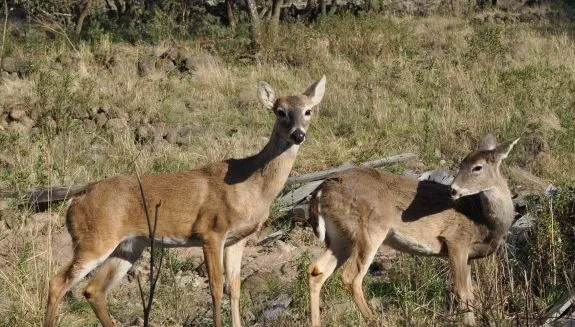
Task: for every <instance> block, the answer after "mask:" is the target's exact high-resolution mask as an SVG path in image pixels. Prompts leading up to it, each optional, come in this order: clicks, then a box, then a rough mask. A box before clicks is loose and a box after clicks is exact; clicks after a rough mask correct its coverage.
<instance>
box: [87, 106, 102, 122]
mask: <svg viewBox="0 0 575 327" xmlns="http://www.w3.org/2000/svg"><path fill="white" fill-rule="evenodd" d="M99 111H100V107H98V106H94V107H90V109H88V115H89V116H90V118H92V119H94V118H96V116H97V115H98V112H99Z"/></svg>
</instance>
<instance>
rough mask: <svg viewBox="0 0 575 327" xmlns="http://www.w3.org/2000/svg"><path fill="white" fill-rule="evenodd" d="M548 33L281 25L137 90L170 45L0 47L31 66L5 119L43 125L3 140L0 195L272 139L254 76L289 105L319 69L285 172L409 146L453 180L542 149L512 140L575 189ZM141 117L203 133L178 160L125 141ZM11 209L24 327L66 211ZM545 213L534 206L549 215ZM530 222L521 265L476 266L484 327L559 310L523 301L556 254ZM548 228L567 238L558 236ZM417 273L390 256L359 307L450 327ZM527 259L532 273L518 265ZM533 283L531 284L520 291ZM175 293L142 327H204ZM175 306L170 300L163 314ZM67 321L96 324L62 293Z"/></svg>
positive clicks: (440, 22) (198, 52)
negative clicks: (147, 61)
mask: <svg viewBox="0 0 575 327" xmlns="http://www.w3.org/2000/svg"><path fill="white" fill-rule="evenodd" d="M553 26H555V25H554V22H550V21H539V22H533V23H515V24H510V25H493V24H485V25H481V26H480V25H476V24H474V23H471V21H470V20H468V19H465V18H451V17H428V18H413V17H404V18H396V17H386V16H376V15H366V16H361V17H352V16H345V17H333V18H327V19H323V20H320V21H319V22H317V23H314V24H312V25H311V26H304V25H302V24H299V23H296V24H292V25H286V26H282V27H281V29H282V31H281V33H279V35H280V40H278V42H277V43H276V44H269V45H267V46H266V48H265V49H264V52H263V54H262V57H261V58H260V59H259V61H257V62H250V63H246V62H244V61H243V59H242V51H243V50H242V48H241V47H238V48H237V49H236V50H237V51H235V52H234V51H229V49H228V50H227V51H225V49H226V47H230V45H229V44H227V43H226V42H227V41H225V40H222V41H218V40H217V41H216V52H217V51H220V52H221V53H223V54H224V55H221V56H220V55H218V54H214V53H210V52H207V51H204V50H202V49H201V47H200V45H199V43H197V42H196V41H193V40H192V41H188V42H186V43H185V46H186V47H187V48H188V49H189V50H190V51H191V53H192V54H193V56H194V57H195V58H196V61H197V70H196V71H195V72H194V74H193V75H188V74H181V73H170V74H165V73H161V72H156V73H153V74H151V75H149V76H146V77H139V76H138V74H137V71H136V62H137V59H138V57H139V56H141V55H145V54H149V53H155V54H159V53H162V52H163V51H164V50H165V49H168V48H169V47H170V46H171V43H169V42H166V43H164V44H158V45H154V46H151V45H145V44H140V45H129V44H122V43H113V42H111V41H110V39H109V38H107V37H102V39H101V40H99V41H98V42H94V43H90V44H88V43H83V44H79V45H78V46H77V48H78V52H77V53H74V54H73V55H74V56H76V57H77V58H78V61H77V62H76V63H75V64H74V65H72V66H71V67H64V68H62V67H59V66H58V65H57V64H55V63H54V59H55V58H56V57H57V56H58V55H59V54H60V53H63V52H70V50H69V49H68V47H67V43H66V42H67V41H65V40H59V39H56V40H44V39H43V37H42V35H41V34H40V33H39V32H37V31H35V30H31V31H29V36H28V37H29V39H28V40H20V41H19V40H10V39H9V40H8V43H7V52H8V53H10V54H11V55H14V56H23V57H26V58H29V59H30V60H31V61H32V64H33V69H32V72H31V73H30V74H29V75H28V76H27V77H25V78H24V79H15V80H11V79H3V81H2V83H0V108H3V109H7V108H12V107H18V108H22V109H24V110H26V111H27V112H28V113H29V115H35V117H37V121H38V125H39V129H38V130H37V132H36V133H34V134H15V133H8V132H0V154H3V155H4V156H7V157H9V158H10V160H11V164H10V165H9V166H6V167H5V168H0V189H6V190H16V191H19V192H20V194H23V191H24V190H26V189H28V188H31V187H35V186H40V185H44V186H48V185H58V184H70V183H80V182H86V181H93V180H98V179H101V178H105V177H107V176H112V175H116V174H122V173H131V172H133V171H134V164H136V165H137V166H138V169H139V171H140V172H153V171H174V170H182V169H187V168H190V167H194V166H197V165H201V164H204V163H207V162H213V161H217V160H222V159H224V158H228V157H240V156H245V155H248V154H252V153H254V152H256V151H257V150H258V149H259V148H261V146H262V145H263V144H264V143H265V142H266V139H267V137H268V135H269V133H270V130H271V125H272V123H273V117H271V115H270V114H269V113H268V112H266V110H265V109H264V108H262V107H261V105H259V104H258V103H257V101H256V97H255V89H256V85H257V81H258V80H266V81H268V82H269V83H270V84H271V85H273V86H274V87H275V88H276V89H277V90H278V91H279V93H280V94H292V93H295V92H301V91H303V90H304V88H305V87H306V86H307V84H308V83H310V82H311V81H313V80H315V79H317V78H318V77H319V76H321V75H322V74H326V75H327V81H328V82H327V92H326V96H325V99H324V101H323V103H322V104H321V105H320V107H319V108H318V110H317V115H316V117H315V118H314V121H313V123H312V127H311V130H310V132H309V138H308V140H307V141H306V143H305V145H304V146H303V147H302V150H301V152H300V155H299V158H298V161H297V163H296V166H295V171H296V173H303V172H306V171H310V170H316V169H321V168H325V167H330V166H334V165H339V164H341V163H344V162H347V161H350V160H358V161H361V160H368V159H374V158H378V157H381V156H385V155H390V154H395V153H399V152H407V151H413V152H415V153H418V154H419V156H420V159H421V161H422V162H423V164H424V165H426V166H427V167H429V168H436V167H441V168H444V169H453V168H455V167H456V164H457V162H458V160H459V158H460V157H461V156H463V155H464V154H465V153H467V152H468V151H470V150H471V148H472V147H473V146H474V145H475V144H476V141H477V139H478V138H479V137H480V136H482V135H483V134H484V133H485V132H487V131H492V132H495V133H496V134H497V135H498V136H499V137H500V138H501V139H503V138H510V137H517V136H520V137H523V139H524V140H525V139H530V138H533V137H537V138H539V139H540V140H542V142H543V143H544V144H545V146H544V151H543V152H541V151H533V149H532V148H531V147H529V146H528V144H524V146H523V147H518V149H517V150H514V153H513V154H512V156H511V158H510V159H509V160H508V162H507V165H509V166H514V167H515V168H514V169H518V168H520V169H521V170H522V171H525V172H527V173H533V174H535V175H536V176H539V177H540V178H543V179H545V180H549V181H551V182H553V183H556V184H563V183H565V182H566V181H570V180H575V170H573V169H571V166H570V165H571V164H572V163H573V162H575V142H574V139H575V82H574V81H575V40H574V39H573V37H572V35H570V34H569V31H568V30H561V29H559V28H554V27H553ZM557 26H561V27H563V26H564V25H557ZM569 26H571V25H569ZM570 28H571V29H572V28H573V27H572V26H571V27H570ZM109 54H113V56H114V58H115V59H116V64H115V65H114V66H112V67H110V68H106V67H104V66H103V65H101V64H100V62H99V60H98V58H100V57H102V56H103V55H109ZM103 105H108V106H110V107H111V108H112V109H111V110H112V111H114V112H116V113H115V114H116V115H122V116H126V115H127V117H129V118H130V124H131V125H130V129H126V130H125V131H122V132H119V133H109V132H107V131H106V130H104V129H100V130H98V131H96V132H95V133H86V132H85V131H84V130H83V128H82V122H81V120H79V118H78V117H80V116H81V112H83V111H86V110H88V109H90V108H91V107H95V106H103ZM51 119H53V120H55V121H57V126H56V127H55V128H54V127H53V126H52V127H50V124H49V123H48V122H49V120H51ZM142 121H153V122H155V121H160V122H163V123H165V124H166V125H168V126H170V125H175V124H177V123H180V122H189V123H192V124H194V125H195V126H197V128H196V129H195V130H194V132H193V134H192V135H191V136H190V137H191V142H190V143H189V145H186V146H183V147H177V146H173V145H170V144H167V143H160V144H159V145H140V144H138V143H135V142H134V140H133V129H134V128H135V127H136V126H137V125H138V124H139V123H140V122H142ZM0 167H2V166H0ZM514 175H519V176H525V175H524V174H523V175H521V174H514ZM535 183H536V182H535ZM514 184H521V180H516V181H514ZM537 185H538V184H537ZM537 188H540V186H538V187H537ZM18 204H19V202H18V199H14V200H11V201H10V202H8V207H9V209H10V211H6V212H7V213H8V215H10V217H7V216H6V214H5V216H4V219H12V220H13V221H16V222H17V226H19V227H18V228H15V229H13V230H10V231H4V232H0V245H1V246H0V248H2V250H0V267H1V268H0V298H2V299H3V301H0V317H1V318H0V325H5V326H10V325H14V324H18V325H19V326H36V325H39V324H40V322H41V316H42V314H43V303H44V301H45V298H44V297H45V288H46V283H47V280H48V278H49V276H51V275H52V274H53V273H54V271H55V270H56V269H57V268H59V267H61V266H62V265H63V264H64V262H65V261H66V260H67V258H68V254H69V252H68V251H69V249H67V246H68V242H67V241H68V239H67V235H66V234H65V232H64V227H63V218H62V211H63V208H62V207H55V208H52V209H51V211H50V213H52V214H54V215H57V216H58V217H59V218H57V219H51V220H47V219H45V218H44V219H43V218H39V217H38V216H37V215H34V214H33V213H32V211H31V210H29V209H28V208H23V207H19V206H18ZM548 205H549V204H548V203H536V204H534V205H533V207H530V208H531V209H532V210H534V211H537V210H543V211H545V210H547V211H546V212H548V209H545V208H548ZM541 208H543V209H541ZM539 216H540V217H541V219H542V223H541V225H540V226H539V227H538V229H537V233H539V234H537V235H536V237H535V240H536V241H535V242H534V243H530V244H528V245H526V248H527V249H529V250H528V251H527V250H526V251H524V252H526V253H523V252H522V253H521V255H523V257H521V260H519V259H517V258H515V257H513V258H510V257H509V255H508V253H507V252H506V253H503V254H501V255H499V256H497V257H495V256H494V257H491V258H489V259H486V260H483V261H481V262H478V263H476V264H475V265H474V270H473V273H474V276H475V281H476V282H477V284H478V285H479V286H480V288H479V291H478V294H477V295H476V296H477V297H478V298H479V299H480V300H481V303H483V304H482V308H481V310H482V311H481V312H482V314H483V317H485V321H489V322H490V324H494V325H514V324H515V323H517V322H518V321H519V322H520V323H521V324H523V322H525V323H527V320H525V319H524V318H525V317H529V318H530V319H532V318H533V317H534V316H536V315H538V314H540V313H541V311H542V310H543V308H545V306H546V305H548V304H549V303H550V302H551V301H552V300H554V299H555V298H556V297H557V294H558V292H559V291H558V290H556V289H552V288H549V289H544V290H541V289H537V290H534V289H533V286H534V285H538V287H539V286H542V285H545V283H544V281H545V280H546V279H545V278H547V277H546V276H547V275H546V272H544V271H540V270H542V269H544V265H545V264H547V263H549V262H550V261H549V260H550V259H549V258H547V257H545V256H544V253H545V252H546V250H549V249H550V248H551V245H550V244H549V242H547V240H548V237H549V235H550V234H549V227H548V224H547V223H546V222H548V219H549V215H547V214H544V213H542V212H539ZM571 219H572V218H571ZM0 223H2V222H0ZM557 232H558V233H559V235H564V236H569V235H571V237H573V235H572V234H569V233H572V231H570V230H569V229H568V228H566V229H565V230H564V231H560V230H558V231H557ZM298 233H299V232H298ZM292 242H293V243H294V244H302V243H304V244H306V246H307V245H310V238H309V235H307V234H305V233H304V234H301V233H299V234H297V235H294V236H293V240H292ZM563 242H564V244H563V246H564V247H563V248H561V247H559V248H558V249H557V251H558V253H559V254H561V253H563V255H564V256H566V255H565V253H566V252H562V251H567V250H566V249H572V247H571V248H570V247H569V246H572V245H569V244H570V243H569V242H572V241H568V239H564V240H563ZM565 244H567V245H565ZM312 247H313V246H312ZM532 250H533V251H532ZM535 250H537V251H535ZM298 253H299V251H298ZM254 260H255V259H254ZM294 260H295V261H294V262H296V263H294V264H296V266H297V262H300V270H301V269H303V268H302V267H305V260H308V259H306V257H305V256H303V255H302V256H301V258H300V254H297V255H296V254H294ZM298 260H300V261H298ZM415 260H416V261H414V259H413V258H411V257H408V256H400V257H399V258H398V259H396V260H395V261H394V262H393V267H392V269H391V270H390V271H389V272H388V273H387V274H386V275H385V276H384V277H382V278H379V277H378V278H375V277H373V278H371V279H370V280H368V281H367V286H366V290H367V292H368V294H369V295H370V297H375V298H378V299H379V301H380V302H381V303H382V304H383V307H384V311H385V312H386V316H385V318H384V321H385V322H386V323H387V324H388V325H415V326H423V325H444V324H449V323H456V321H457V316H453V315H451V314H450V313H447V311H446V309H449V308H450V303H451V301H450V295H449V293H448V291H446V290H447V289H449V286H450V279H449V276H448V273H447V272H446V267H445V265H444V264H443V263H442V262H441V261H438V260H434V259H415ZM530 260H531V262H537V263H538V264H539V265H533V266H532V267H527V266H526V265H525V263H526V262H530ZM557 269H559V270H560V271H559V270H558V271H557V272H558V273H559V276H560V280H561V281H563V280H564V279H565V278H564V277H561V276H562V274H563V272H565V273H566V274H567V276H573V267H572V266H569V265H568V264H567V263H566V262H565V260H564V261H562V263H561V265H560V266H559V267H558V268H557ZM302 276H303V275H301V274H300V277H302ZM493 276H496V278H493ZM526 277H527V278H528V280H527V281H525V278H526ZM535 277H537V278H539V279H540V281H534V280H531V279H529V278H535ZM173 280H174V279H173V278H172V279H170V278H169V276H167V277H166V278H165V280H163V282H164V283H162V285H161V286H160V288H159V290H158V294H157V304H156V305H155V307H154V308H155V309H154V312H153V313H152V315H153V316H154V320H155V321H156V322H158V323H160V324H161V325H181V324H182V321H184V320H185V319H186V317H188V315H189V316H190V320H193V321H194V323H195V324H197V325H210V323H211V322H210V318H209V317H210V316H211V314H210V312H209V311H208V310H207V308H209V306H208V304H209V296H208V293H207V290H206V288H205V285H203V286H202V285H200V286H197V288H194V287H185V288H184V287H180V286H178V285H176V284H174V282H173ZM330 283H331V284H328V286H327V291H326V292H327V294H328V295H327V298H326V302H327V303H330V305H329V307H326V308H325V312H324V316H325V317H326V318H325V320H326V322H328V325H334V326H335V325H348V326H357V325H360V324H362V321H361V319H360V317H359V314H358V313H357V311H356V310H355V308H354V307H353V306H352V305H350V303H351V302H350V298H349V297H347V296H346V295H344V294H345V293H344V292H343V291H342V290H341V285H339V284H338V282H337V281H336V280H334V281H333V282H330ZM290 285H291V286H290ZM553 287H556V288H557V287H558V286H557V284H555V285H554V286H553ZM280 288H281V289H282V290H284V291H289V292H292V294H293V296H294V303H295V304H294V305H293V306H292V307H291V308H290V309H289V310H288V311H287V312H286V313H285V314H286V315H287V317H288V318H289V319H284V320H283V321H284V323H285V321H289V322H290V323H289V325H294V324H296V325H306V324H307V320H306V319H307V318H306V314H307V313H306V312H307V311H306V310H307V309H305V303H306V302H305V301H306V300H305V296H306V295H305V292H304V291H305V281H304V280H301V278H299V279H296V280H294V281H293V282H292V283H288V284H285V285H282V286H281V287H280ZM136 292H137V287H136V285H135V284H134V283H133V282H132V283H123V284H122V285H121V286H120V287H118V290H117V291H114V292H113V293H112V295H111V297H112V300H111V307H112V311H113V312H114V314H115V315H116V317H118V318H119V319H121V320H122V321H124V322H127V321H128V320H129V319H130V318H131V317H133V316H135V315H139V314H140V308H139V306H138V303H137V299H138V295H137V294H136ZM271 293H272V294H275V293H274V292H271ZM174 294H176V296H177V298H178V299H181V301H180V300H178V301H174V300H173V297H174ZM298 301H299V302H298ZM244 302H245V303H246V304H244V318H245V320H246V323H248V322H249V323H255V322H257V321H258V319H259V316H258V315H259V312H258V311H257V310H255V309H254V307H251V306H250V303H251V302H250V301H244ZM226 305H227V304H226ZM226 310H227V309H226ZM61 312H63V315H62V323H61V325H62V326H85V325H89V324H92V325H94V324H95V317H94V316H93V314H92V313H91V310H90V309H89V306H88V305H87V304H86V302H84V301H83V300H82V299H78V298H75V297H71V298H70V299H68V300H67V301H66V304H65V305H64V306H63V308H62V309H61ZM226 319H227V318H226ZM529 322H531V321H529ZM279 325H282V323H280V324H279Z"/></svg>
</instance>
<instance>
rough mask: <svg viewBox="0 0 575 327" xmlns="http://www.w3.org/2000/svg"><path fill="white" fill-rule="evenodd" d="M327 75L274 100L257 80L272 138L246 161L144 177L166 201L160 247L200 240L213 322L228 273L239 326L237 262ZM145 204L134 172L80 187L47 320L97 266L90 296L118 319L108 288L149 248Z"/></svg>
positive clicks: (282, 177) (154, 198)
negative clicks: (69, 250) (271, 120)
mask: <svg viewBox="0 0 575 327" xmlns="http://www.w3.org/2000/svg"><path fill="white" fill-rule="evenodd" d="M325 80H326V79H325V76H323V77H322V78H321V79H320V80H318V81H317V82H315V83H313V84H311V85H310V86H309V87H308V88H307V89H306V91H305V92H304V93H303V94H302V95H298V96H287V97H279V98H276V95H275V91H274V90H273V89H272V87H271V86H270V85H269V84H267V83H266V82H260V84H259V88H258V96H259V99H260V101H261V102H262V103H263V105H264V106H266V107H267V108H268V109H270V110H271V111H272V112H273V113H274V114H275V115H276V122H275V125H274V128H273V131H272V135H271V137H270V140H269V142H268V143H267V144H266V145H265V147H264V148H263V150H262V151H261V152H260V153H258V154H256V155H254V156H251V157H248V158H244V159H229V160H226V161H223V162H219V163H214V164H209V165H207V166H204V167H201V168H197V169H193V170H188V171H183V172H178V173H163V174H152V175H145V176H143V177H142V180H141V182H142V187H143V189H144V191H145V195H146V197H145V201H146V203H147V204H149V205H148V207H153V206H154V205H155V204H156V203H158V202H159V201H161V209H160V212H159V218H158V221H157V229H156V233H155V240H153V241H154V242H156V244H158V245H161V246H166V247H189V246H201V247H203V252H204V257H205V262H206V266H207V269H208V277H209V284H210V290H211V295H212V301H213V306H214V308H213V316H214V324H215V326H218V327H219V326H221V325H222V319H221V300H222V295H223V280H222V279H223V272H222V266H225V267H224V268H225V272H226V279H227V282H228V284H229V285H230V297H231V307H232V324H233V326H240V325H241V320H240V312H239V310H240V306H239V300H240V268H241V259H242V252H243V249H244V246H245V244H246V240H247V237H248V236H249V235H250V234H252V233H253V232H254V231H256V230H258V229H259V228H260V226H261V225H262V224H263V223H264V221H265V220H266V219H267V218H268V216H269V211H270V205H271V203H272V201H273V199H274V198H275V197H276V196H277V194H278V193H279V192H280V191H281V189H282V188H283V186H284V184H285V182H286V180H287V178H288V175H289V173H290V171H291V169H292V166H293V163H294V160H295V158H296V155H297V152H298V149H299V147H300V144H301V143H302V142H303V141H304V140H305V135H306V130H307V128H308V126H309V123H310V119H311V116H312V108H313V107H314V106H316V105H317V104H319V103H320V101H321V100H322V98H323V95H324V91H325ZM143 204H144V202H143V199H142V197H141V194H140V188H139V184H138V181H137V179H136V177H135V176H117V177H113V178H109V179H106V180H103V181H100V182H97V183H93V184H91V185H89V186H87V187H86V188H85V189H84V190H82V191H80V192H78V194H75V197H74V198H73V199H72V201H71V203H70V205H69V207H68V211H67V214H66V225H67V227H68V231H69V233H70V235H71V236H72V242H73V245H74V256H73V259H72V261H71V262H70V264H69V265H68V266H66V267H65V268H64V269H62V270H61V271H60V272H59V273H58V274H57V275H56V276H54V277H53V278H52V279H51V280H50V286H49V295H48V303H47V309H46V315H45V317H44V326H47V327H51V326H54V324H55V323H56V314H57V311H58V306H59V304H60V302H61V300H62V297H63V296H64V294H65V293H66V292H67V291H68V290H69V289H70V288H71V287H73V286H74V285H75V284H76V283H78V282H79V281H80V280H81V279H82V278H83V277H84V276H86V275H87V274H88V273H89V272H90V271H92V270H94V269H95V268H96V267H100V269H99V270H97V271H96V272H95V273H94V275H93V277H92V279H91V281H90V282H89V284H88V285H87V287H86V289H85V291H84V295H85V296H86V298H87V299H88V302H89V303H90V306H91V307H92V309H93V310H94V312H95V314H96V316H97V317H98V319H99V320H100V322H101V323H102V325H103V326H105V327H109V326H113V325H114V323H113V322H112V319H111V317H110V314H109V313H108V310H107V305H106V294H107V293H108V291H109V290H110V288H111V287H112V285H113V284H114V283H116V282H117V281H119V280H120V279H121V278H122V277H123V276H124V275H125V274H126V272H127V271H128V270H129V269H130V267H131V266H132V264H133V263H134V262H135V261H136V260H137V259H138V258H139V257H140V256H141V254H142V252H143V250H144V249H145V248H146V247H148V246H149V245H150V242H152V240H150V239H149V232H148V225H147V220H146V213H145V211H144V206H143Z"/></svg>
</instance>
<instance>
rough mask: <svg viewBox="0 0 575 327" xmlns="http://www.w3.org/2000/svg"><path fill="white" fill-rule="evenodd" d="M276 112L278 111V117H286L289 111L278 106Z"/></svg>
mask: <svg viewBox="0 0 575 327" xmlns="http://www.w3.org/2000/svg"><path fill="white" fill-rule="evenodd" d="M276 112H277V115H278V117H280V118H286V117H287V113H286V112H285V110H283V108H281V107H278V108H277V109H276Z"/></svg>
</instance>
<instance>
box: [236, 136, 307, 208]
mask: <svg viewBox="0 0 575 327" xmlns="http://www.w3.org/2000/svg"><path fill="white" fill-rule="evenodd" d="M298 149H299V145H295V144H291V143H290V142H288V141H286V140H284V139H283V138H282V137H281V136H280V135H279V134H278V133H276V132H275V130H274V132H272V136H271V137H270V140H269V142H268V143H267V144H266V145H265V147H264V148H263V149H262V151H260V152H259V153H258V154H256V155H254V156H252V157H249V158H246V159H245V160H243V161H244V162H243V163H242V164H243V166H244V169H247V170H248V171H249V177H248V178H247V180H246V182H248V183H250V184H252V185H254V186H255V187H256V188H258V189H260V190H261V195H262V196H263V197H264V198H265V199H267V200H269V201H272V200H273V199H274V198H275V197H276V196H277V195H278V194H279V192H280V191H281V190H282V189H283V187H284V184H285V183H286V181H287V178H288V176H289V173H290V171H291V169H292V167H293V164H294V161H295V158H296V155H297V152H298Z"/></svg>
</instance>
